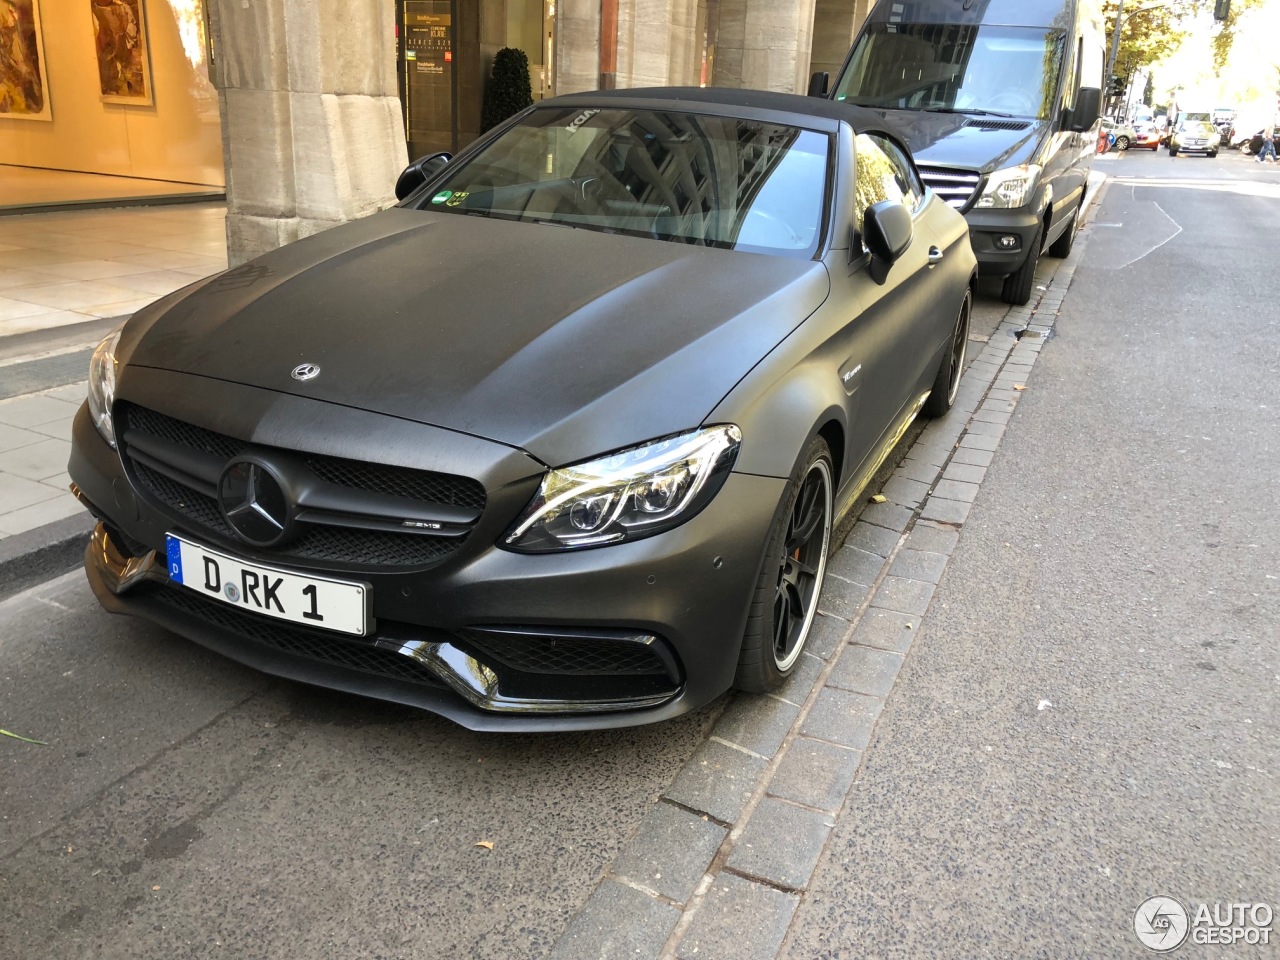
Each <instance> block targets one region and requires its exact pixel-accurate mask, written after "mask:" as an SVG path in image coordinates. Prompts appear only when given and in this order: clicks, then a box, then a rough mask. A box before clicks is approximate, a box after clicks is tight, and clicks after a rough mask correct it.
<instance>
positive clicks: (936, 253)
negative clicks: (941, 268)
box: [929, 247, 942, 270]
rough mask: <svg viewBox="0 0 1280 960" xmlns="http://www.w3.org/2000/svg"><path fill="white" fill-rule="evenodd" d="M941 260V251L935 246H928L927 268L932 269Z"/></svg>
mask: <svg viewBox="0 0 1280 960" xmlns="http://www.w3.org/2000/svg"><path fill="white" fill-rule="evenodd" d="M941 262H942V251H941V250H939V249H938V248H937V247H930V248H929V269H930V270H932V269H933V268H934V267H936V266H937V265H938V264H940V263H941Z"/></svg>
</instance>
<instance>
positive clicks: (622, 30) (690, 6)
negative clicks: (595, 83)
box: [617, 0, 701, 87]
mask: <svg viewBox="0 0 1280 960" xmlns="http://www.w3.org/2000/svg"><path fill="white" fill-rule="evenodd" d="M697 20H698V0H620V2H619V6H618V74H617V85H618V86H619V87H665V86H689V85H696V84H697V83H698V64H699V55H700V53H701V47H700V46H699V45H698V44H697V43H695V39H696V38H695V36H694V32H695V30H696V27H697Z"/></svg>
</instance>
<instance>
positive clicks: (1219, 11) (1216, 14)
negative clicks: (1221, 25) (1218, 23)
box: [1213, 0, 1231, 20]
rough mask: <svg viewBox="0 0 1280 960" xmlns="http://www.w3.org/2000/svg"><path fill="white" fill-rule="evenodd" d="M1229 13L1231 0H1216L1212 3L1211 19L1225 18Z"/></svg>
mask: <svg viewBox="0 0 1280 960" xmlns="http://www.w3.org/2000/svg"><path fill="white" fill-rule="evenodd" d="M1230 15H1231V0H1216V2H1215V3H1214V5H1213V19H1215V20H1225V19H1227V17H1229V16H1230Z"/></svg>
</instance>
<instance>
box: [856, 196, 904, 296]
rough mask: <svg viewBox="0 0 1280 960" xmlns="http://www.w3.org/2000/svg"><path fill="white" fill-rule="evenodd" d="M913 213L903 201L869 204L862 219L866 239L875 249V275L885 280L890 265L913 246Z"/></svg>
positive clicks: (872, 253)
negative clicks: (870, 205)
mask: <svg viewBox="0 0 1280 960" xmlns="http://www.w3.org/2000/svg"><path fill="white" fill-rule="evenodd" d="M911 238H912V226H911V212H910V211H909V210H907V208H906V207H905V206H904V205H903V204H902V202H901V201H900V200H882V201H880V202H879V203H877V204H876V205H875V206H873V207H868V208H867V212H866V215H865V216H864V217H863V218H862V242H863V243H865V244H866V245H867V249H868V250H870V251H871V260H872V265H873V267H875V269H873V270H872V274H871V275H872V276H873V277H874V278H875V280H876V282H877V283H884V281H885V278H887V277H888V275H889V268H890V267H892V266H893V265H894V264H895V263H897V262H898V260H900V259H901V258H902V255H903V254H904V253H906V250H907V247H909V246H911Z"/></svg>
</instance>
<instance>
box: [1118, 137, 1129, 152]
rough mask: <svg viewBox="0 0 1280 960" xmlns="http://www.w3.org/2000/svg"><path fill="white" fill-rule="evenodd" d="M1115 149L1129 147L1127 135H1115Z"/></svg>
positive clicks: (1126, 148)
mask: <svg viewBox="0 0 1280 960" xmlns="http://www.w3.org/2000/svg"><path fill="white" fill-rule="evenodd" d="M1116 149H1117V150H1128V149H1129V138H1128V137H1116Z"/></svg>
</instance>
